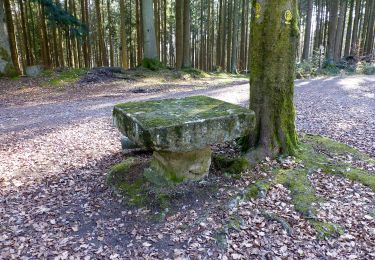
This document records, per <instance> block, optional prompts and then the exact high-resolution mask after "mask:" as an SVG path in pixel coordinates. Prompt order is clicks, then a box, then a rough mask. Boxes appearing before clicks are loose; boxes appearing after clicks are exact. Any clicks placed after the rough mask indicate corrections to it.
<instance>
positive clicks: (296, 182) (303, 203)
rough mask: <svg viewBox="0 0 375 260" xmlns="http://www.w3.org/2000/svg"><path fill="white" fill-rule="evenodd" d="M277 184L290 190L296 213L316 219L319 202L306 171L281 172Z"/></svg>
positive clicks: (277, 177) (278, 174)
mask: <svg viewBox="0 0 375 260" xmlns="http://www.w3.org/2000/svg"><path fill="white" fill-rule="evenodd" d="M276 182H277V183H281V184H282V185H284V186H285V187H286V188H288V189H289V190H290V192H291V196H292V202H293V205H294V208H295V210H296V211H298V212H300V213H301V214H302V215H303V216H304V217H306V218H314V217H315V215H316V209H315V205H316V204H317V203H318V202H319V200H318V197H317V196H316V194H315V190H314V188H313V186H312V184H311V182H310V180H309V178H308V172H307V171H306V170H305V169H291V170H279V172H278V173H277V176H276Z"/></svg>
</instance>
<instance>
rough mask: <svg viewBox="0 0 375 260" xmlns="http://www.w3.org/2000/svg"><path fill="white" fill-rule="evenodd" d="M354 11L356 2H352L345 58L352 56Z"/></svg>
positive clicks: (351, 0) (352, 0)
mask: <svg viewBox="0 0 375 260" xmlns="http://www.w3.org/2000/svg"><path fill="white" fill-rule="evenodd" d="M353 10H354V0H350V9H349V20H348V26H347V29H346V40H345V50H344V56H349V55H350V46H351V41H350V40H351V38H352V28H353Z"/></svg>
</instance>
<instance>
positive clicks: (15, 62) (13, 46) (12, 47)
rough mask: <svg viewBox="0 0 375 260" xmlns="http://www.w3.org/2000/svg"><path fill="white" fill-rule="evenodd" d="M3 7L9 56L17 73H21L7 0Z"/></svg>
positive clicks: (10, 10) (10, 11)
mask: <svg viewBox="0 0 375 260" xmlns="http://www.w3.org/2000/svg"><path fill="white" fill-rule="evenodd" d="M4 9H5V17H6V24H7V29H8V37H9V46H10V54H11V57H12V61H13V65H14V68H15V69H16V71H17V74H21V71H20V67H19V64H18V54H17V45H16V35H15V33H14V24H13V17H12V9H11V6H10V1H9V0H4Z"/></svg>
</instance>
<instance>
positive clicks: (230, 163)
mask: <svg viewBox="0 0 375 260" xmlns="http://www.w3.org/2000/svg"><path fill="white" fill-rule="evenodd" d="M213 165H214V167H215V168H216V169H218V170H219V171H221V172H222V173H224V174H230V175H239V174H240V173H243V172H244V171H246V170H247V169H249V168H250V164H249V162H248V160H247V159H246V158H244V157H237V158H229V157H226V156H224V155H215V156H214V157H213Z"/></svg>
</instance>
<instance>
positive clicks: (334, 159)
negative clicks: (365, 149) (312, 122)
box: [297, 135, 375, 191]
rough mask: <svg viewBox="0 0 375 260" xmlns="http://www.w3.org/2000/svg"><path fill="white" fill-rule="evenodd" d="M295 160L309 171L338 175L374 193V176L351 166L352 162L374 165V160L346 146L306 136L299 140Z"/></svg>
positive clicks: (325, 139) (327, 139) (320, 137)
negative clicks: (360, 184)
mask: <svg viewBox="0 0 375 260" xmlns="http://www.w3.org/2000/svg"><path fill="white" fill-rule="evenodd" d="M297 158H298V159H300V160H301V161H302V163H303V164H304V165H305V166H306V167H307V168H309V169H312V170H317V169H321V170H322V171H323V172H324V173H330V174H339V175H342V176H344V177H346V178H348V179H350V180H353V181H358V182H360V183H362V184H363V185H365V186H368V187H369V188H371V189H372V190H373V191H375V175H374V174H370V173H368V172H367V171H366V170H363V169H360V168H358V167H357V166H355V165H354V164H353V161H362V162H365V163H374V162H375V161H374V159H372V158H370V157H369V156H368V155H367V154H365V153H362V152H359V151H358V150H356V149H355V148H352V147H350V146H348V145H346V144H342V143H339V142H335V141H333V140H331V139H329V138H325V137H322V136H312V135H306V136H304V137H303V138H302V139H301V145H300V149H299V151H298V154H297ZM348 158H350V160H349V159H348Z"/></svg>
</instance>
